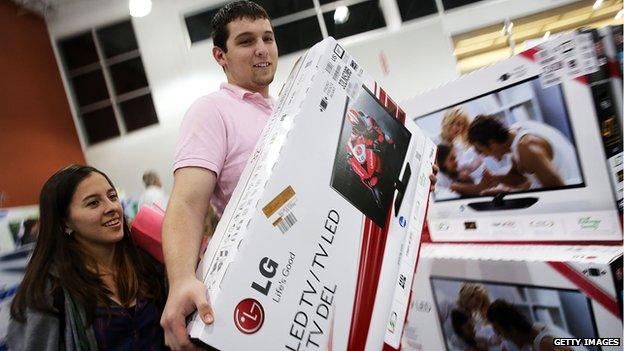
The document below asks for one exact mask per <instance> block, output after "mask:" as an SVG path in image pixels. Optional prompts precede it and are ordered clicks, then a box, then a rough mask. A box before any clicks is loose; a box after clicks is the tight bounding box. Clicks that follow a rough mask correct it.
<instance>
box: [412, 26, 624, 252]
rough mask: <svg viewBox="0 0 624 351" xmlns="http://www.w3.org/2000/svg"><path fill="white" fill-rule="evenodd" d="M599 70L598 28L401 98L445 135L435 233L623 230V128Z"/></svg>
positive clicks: (558, 235) (504, 236)
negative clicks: (594, 34) (609, 145)
mask: <svg viewBox="0 0 624 351" xmlns="http://www.w3.org/2000/svg"><path fill="white" fill-rule="evenodd" d="M601 69H602V63H601V62H600V61H599V57H597V55H596V51H595V45H594V38H593V37H592V33H584V32H574V33H567V34H564V35H560V36H557V37H556V38H554V39H553V40H549V41H546V42H542V43H541V44H539V45H538V46H536V47H533V48H531V49H529V50H527V51H525V52H522V53H520V54H518V55H515V56H513V57H511V58H509V59H506V60H504V61H501V62H499V63H496V64H494V65H492V66H489V67H487V68H484V69H481V70H479V71H476V72H473V73H471V74H468V75H466V76H463V77H461V78H459V79H457V80H456V81H453V82H451V83H449V84H447V85H445V86H442V87H440V88H437V89H435V90H432V91H430V92H427V93H424V94H422V95H419V96H417V97H414V98H413V99H410V100H408V101H407V102H405V104H404V107H405V110H406V112H407V114H408V117H409V118H412V119H414V120H415V121H416V123H417V124H418V125H419V126H420V127H421V128H422V129H423V130H425V133H426V134H427V135H428V136H429V137H430V138H432V139H434V140H435V141H436V143H437V144H438V146H439V151H440V152H439V153H438V160H437V161H438V163H439V164H440V168H441V171H440V175H439V181H438V184H437V185H436V189H435V192H434V194H433V196H432V198H433V201H432V204H431V207H430V209H429V214H428V221H429V222H428V223H429V229H430V232H431V238H432V240H433V241H581V240H582V241H593V240H601V241H602V240H621V239H622V228H621V222H620V216H619V213H618V205H619V206H620V207H621V198H622V192H621V189H622V163H621V160H622V153H621V144H622V134H621V128H620V129H619V130H618V128H615V127H617V126H618V121H617V118H616V117H615V110H614V107H613V106H616V101H615V100H614V99H612V98H610V96H613V95H612V94H607V95H605V94H602V93H600V92H599V91H598V89H601V88H605V89H607V88H608V89H610V88H611V85H612V84H610V83H609V82H608V80H607V81H605V82H604V83H605V84H599V83H600V82H597V81H595V80H594V77H595V76H596V74H598V73H599V72H600V71H601ZM620 91H621V90H620ZM620 95H621V92H620ZM620 97H621V96H620ZM600 99H602V100H600ZM605 99H610V100H609V101H605ZM606 105H610V106H611V110H609V111H605V110H604V109H603V110H600V108H601V107H605V106H606ZM477 116H481V117H480V118H478V120H479V121H478V123H477V122H476V120H477ZM451 122H453V123H451ZM462 124H463V126H461V125H462ZM608 126H613V128H612V129H610V130H609V131H611V132H613V133H612V134H610V135H606V134H605V130H606V129H605V128H607V127H608ZM471 127H472V135H473V138H475V140H477V141H476V143H475V142H472V143H471V142H469V140H468V135H467V134H468V131H469V130H470V128H471ZM462 128H463V129H462ZM527 135H528V136H529V138H526V137H525V136H527ZM605 138H609V140H606V139H605ZM484 140H485V141H484ZM603 140H605V143H606V142H609V143H612V145H616V144H617V145H618V146H619V149H618V148H613V149H612V150H610V151H609V153H605V150H606V147H603ZM484 143H485V144H484ZM440 145H442V147H441V148H440ZM484 145H485V146H484ZM544 145H546V146H544ZM536 146H537V147H538V150H539V152H534V153H530V152H533V151H532V150H535V147H536ZM611 151H612V152H611ZM526 155H530V156H526ZM618 160H619V161H618ZM607 164H609V165H610V166H609V167H608V166H607ZM607 184H613V187H609V186H606V185H607Z"/></svg>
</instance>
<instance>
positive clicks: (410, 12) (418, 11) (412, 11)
mask: <svg viewBox="0 0 624 351" xmlns="http://www.w3.org/2000/svg"><path fill="white" fill-rule="evenodd" d="M397 4H398V5H399V11H400V12H401V19H402V20H403V22H405V21H409V20H411V19H415V18H420V17H424V16H427V15H431V14H434V13H437V12H438V9H437V6H436V3H435V0H419V1H414V0H397Z"/></svg>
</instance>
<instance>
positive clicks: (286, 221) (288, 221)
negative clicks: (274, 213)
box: [275, 212, 297, 234]
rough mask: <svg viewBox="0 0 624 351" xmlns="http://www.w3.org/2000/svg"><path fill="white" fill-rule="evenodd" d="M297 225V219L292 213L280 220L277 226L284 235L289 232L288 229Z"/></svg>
mask: <svg viewBox="0 0 624 351" xmlns="http://www.w3.org/2000/svg"><path fill="white" fill-rule="evenodd" d="M295 223H297V217H295V215H294V214H293V213H292V212H290V213H288V214H287V215H286V216H284V217H281V218H280V219H278V220H277V221H276V223H275V225H276V226H277V229H279V230H280V232H282V234H284V233H286V232H287V231H288V229H290V228H291V227H292V226H293V225H295Z"/></svg>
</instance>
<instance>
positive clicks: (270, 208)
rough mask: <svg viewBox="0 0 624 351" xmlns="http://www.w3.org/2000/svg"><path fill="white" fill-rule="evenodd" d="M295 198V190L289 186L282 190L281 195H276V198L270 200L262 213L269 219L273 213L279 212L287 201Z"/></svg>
mask: <svg viewBox="0 0 624 351" xmlns="http://www.w3.org/2000/svg"><path fill="white" fill-rule="evenodd" d="M293 196H295V190H293V188H292V187H291V186H290V185H289V186H288V187H287V188H286V189H284V190H282V192H281V193H279V194H277V196H276V197H275V198H274V199H273V200H271V202H269V203H268V204H267V205H266V206H264V207H263V208H262V212H263V213H264V215H265V216H266V217H267V218H269V217H271V216H272V215H273V214H274V213H275V211H277V210H279V209H280V208H281V207H282V206H284V204H285V203H286V202H288V200H290V199H292V198H293Z"/></svg>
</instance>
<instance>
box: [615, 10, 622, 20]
mask: <svg viewBox="0 0 624 351" xmlns="http://www.w3.org/2000/svg"><path fill="white" fill-rule="evenodd" d="M622 17H624V10H620V11H618V13H617V14H616V15H615V19H616V20H619V19H622Z"/></svg>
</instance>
